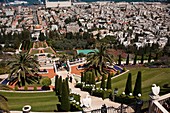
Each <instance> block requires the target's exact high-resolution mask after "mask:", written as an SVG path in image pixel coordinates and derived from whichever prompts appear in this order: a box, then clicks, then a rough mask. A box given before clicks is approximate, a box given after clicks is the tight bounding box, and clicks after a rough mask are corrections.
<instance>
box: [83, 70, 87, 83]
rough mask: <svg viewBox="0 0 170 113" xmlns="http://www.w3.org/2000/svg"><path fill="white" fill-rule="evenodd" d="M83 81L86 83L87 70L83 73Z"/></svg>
mask: <svg viewBox="0 0 170 113" xmlns="http://www.w3.org/2000/svg"><path fill="white" fill-rule="evenodd" d="M83 81H84V82H85V84H87V72H85V73H84V75H83Z"/></svg>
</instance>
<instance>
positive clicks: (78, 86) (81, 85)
mask: <svg viewBox="0 0 170 113" xmlns="http://www.w3.org/2000/svg"><path fill="white" fill-rule="evenodd" d="M75 87H76V88H80V89H82V87H83V84H82V83H77V84H76V85H75Z"/></svg>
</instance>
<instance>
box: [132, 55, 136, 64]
mask: <svg viewBox="0 0 170 113" xmlns="http://www.w3.org/2000/svg"><path fill="white" fill-rule="evenodd" d="M136 60H137V54H135V58H134V61H133V64H134V65H136Z"/></svg>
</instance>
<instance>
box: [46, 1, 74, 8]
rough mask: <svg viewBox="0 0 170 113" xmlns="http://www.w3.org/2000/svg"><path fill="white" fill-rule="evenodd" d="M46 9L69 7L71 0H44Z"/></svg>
mask: <svg viewBox="0 0 170 113" xmlns="http://www.w3.org/2000/svg"><path fill="white" fill-rule="evenodd" d="M45 3H46V8H52V7H71V0H67V1H59V0H58V1H57V0H56V1H49V0H45Z"/></svg>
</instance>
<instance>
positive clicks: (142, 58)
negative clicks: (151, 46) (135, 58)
mask: <svg viewBox="0 0 170 113" xmlns="http://www.w3.org/2000/svg"><path fill="white" fill-rule="evenodd" d="M143 60H144V54H142V57H141V64H143Z"/></svg>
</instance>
